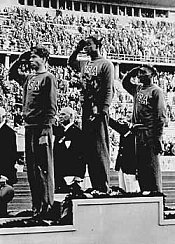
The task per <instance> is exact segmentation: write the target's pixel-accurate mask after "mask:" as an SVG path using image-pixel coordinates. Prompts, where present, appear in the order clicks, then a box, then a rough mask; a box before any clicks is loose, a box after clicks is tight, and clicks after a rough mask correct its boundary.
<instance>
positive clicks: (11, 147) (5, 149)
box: [0, 124, 17, 185]
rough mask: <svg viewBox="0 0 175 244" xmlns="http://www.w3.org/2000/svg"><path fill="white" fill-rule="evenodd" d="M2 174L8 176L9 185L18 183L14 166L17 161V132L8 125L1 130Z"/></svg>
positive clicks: (0, 162) (0, 166)
mask: <svg viewBox="0 0 175 244" xmlns="http://www.w3.org/2000/svg"><path fill="white" fill-rule="evenodd" d="M0 157H1V160H0V174H1V175H4V176H6V177H7V178H8V179H9V180H8V182H7V183H8V184H10V185H12V184H14V183H16V182H17V176H16V169H15V168H14V165H15V163H16V160H17V144H16V134H15V131H14V130H13V129H12V128H10V127H9V126H8V125H7V124H4V125H3V126H2V127H1V128H0Z"/></svg>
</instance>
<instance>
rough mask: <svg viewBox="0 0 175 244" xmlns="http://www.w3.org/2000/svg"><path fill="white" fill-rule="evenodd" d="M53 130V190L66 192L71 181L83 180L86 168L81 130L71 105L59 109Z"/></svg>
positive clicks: (78, 181)
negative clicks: (56, 122) (76, 122)
mask: <svg viewBox="0 0 175 244" xmlns="http://www.w3.org/2000/svg"><path fill="white" fill-rule="evenodd" d="M53 131H54V135H55V140H54V174H55V192H56V193H59V192H68V191H69V185H70V184H71V183H73V182H77V183H80V182H81V181H83V178H84V174H85V170H86V165H85V163H84V160H83V139H82V131H81V129H80V128H79V127H78V126H77V125H76V124H75V111H74V110H73V109H72V108H71V107H64V108H62V109H61V111H60V113H59V117H58V124H57V125H56V126H54V127H53ZM70 177H71V178H70Z"/></svg>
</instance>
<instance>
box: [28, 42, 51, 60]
mask: <svg viewBox="0 0 175 244" xmlns="http://www.w3.org/2000/svg"><path fill="white" fill-rule="evenodd" d="M31 52H33V53H35V54H37V55H38V56H39V57H41V58H46V60H48V59H49V55H50V53H49V50H48V49H47V48H46V47H45V46H42V45H37V46H34V47H31Z"/></svg>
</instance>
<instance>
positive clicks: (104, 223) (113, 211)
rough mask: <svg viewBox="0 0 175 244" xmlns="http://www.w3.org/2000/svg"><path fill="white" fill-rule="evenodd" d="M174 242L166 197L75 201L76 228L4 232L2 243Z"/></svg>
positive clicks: (173, 224) (174, 231) (174, 224)
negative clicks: (166, 217)
mask: <svg viewBox="0 0 175 244" xmlns="http://www.w3.org/2000/svg"><path fill="white" fill-rule="evenodd" d="M55 200H56V201H57V200H58V201H60V200H61V198H60V196H59V195H56V196H55ZM174 242H175V220H174V219H173V220H166V219H164V212H163V197H131V198H100V199H99V198H98V199H94V198H93V199H75V200H73V224H72V225H64V226H43V227H40V226H37V227H23V228H21V227H18V228H17V227H14V228H8V229H5V228H4V229H0V244H2V243H3V244H4V243H7V244H19V243H21V244H23V243H25V244H31V243H32V244H40V243H42V244H43V243H47V244H116V243H117V244H165V243H166V244H174Z"/></svg>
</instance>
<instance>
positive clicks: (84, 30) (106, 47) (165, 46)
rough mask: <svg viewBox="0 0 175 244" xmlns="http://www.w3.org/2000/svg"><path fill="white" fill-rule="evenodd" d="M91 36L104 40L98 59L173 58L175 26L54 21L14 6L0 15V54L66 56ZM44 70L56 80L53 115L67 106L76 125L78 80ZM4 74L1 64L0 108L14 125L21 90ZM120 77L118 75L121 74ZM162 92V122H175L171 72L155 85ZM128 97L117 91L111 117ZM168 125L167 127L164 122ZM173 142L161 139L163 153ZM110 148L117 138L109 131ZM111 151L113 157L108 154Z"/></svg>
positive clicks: (63, 16)
mask: <svg viewBox="0 0 175 244" xmlns="http://www.w3.org/2000/svg"><path fill="white" fill-rule="evenodd" d="M93 33H96V34H97V35H98V36H99V38H100V37H103V49H102V52H103V55H105V56H108V57H109V58H110V57H113V56H110V55H111V54H113V55H114V56H115V55H128V56H129V57H131V58H132V57H135V56H138V57H140V59H141V58H142V57H147V58H150V60H151V59H153V60H152V61H159V58H161V57H162V58H164V61H166V60H165V58H172V59H173V58H174V51H175V50H174V47H175V22H174V23H173V22H169V21H168V20H159V21H158V20H154V19H151V20H150V19H149V20H148V19H144V18H133V17H132V18H129V17H127V18H126V17H123V18H120V17H119V16H117V17H116V16H112V15H106V16H101V15H93V14H87V15H85V14H84V15H82V14H81V13H79V14H76V15H75V14H73V13H72V12H64V11H63V12H61V11H60V12H59V14H56V15H55V16H51V15H49V13H46V14H44V15H39V14H37V13H36V12H34V11H29V10H27V9H23V8H19V7H14V8H5V9H3V10H1V11H0V50H6V51H11V52H12V51H18V52H22V51H24V50H26V49H29V48H30V47H31V45H35V44H37V43H45V44H46V45H48V47H49V48H50V53H51V54H54V55H66V56H69V55H70V53H71V52H72V50H73V48H74V46H75V45H76V44H77V43H78V41H79V40H80V39H82V38H83V37H85V36H86V35H90V34H93ZM49 70H50V71H51V72H52V73H54V75H55V76H56V78H57V85H58V89H57V99H58V110H60V109H61V108H62V107H63V106H71V107H72V108H73V109H75V110H76V111H77V122H78V123H80V121H81V119H80V118H81V89H80V87H81V86H80V83H79V77H78V76H77V75H76V74H74V73H73V71H72V70H70V69H69V68H68V67H63V66H50V67H49ZM7 72H8V70H7V69H6V68H5V67H4V65H3V64H0V105H2V106H4V107H5V108H6V110H7V111H8V115H9V120H13V117H14V113H15V110H16V108H19V107H20V108H21V103H22V88H21V87H19V85H18V84H17V83H16V82H9V81H8V77H7ZM121 76H122V75H121ZM155 83H157V84H158V85H159V86H160V87H161V88H162V89H163V90H164V93H165V96H166V100H167V121H175V109H174V107H175V96H174V92H175V72H168V71H167V72H163V71H160V72H159V74H158V79H157V80H155ZM131 105H132V98H131V97H130V96H129V95H128V94H127V93H126V92H125V93H124V92H123V90H120V89H117V90H116V96H115V102H114V103H113V105H112V106H111V115H112V116H113V117H115V118H116V119H117V118H120V117H123V118H124V117H125V115H126V112H127V108H128V107H130V106H131ZM167 125H168V122H167ZM173 140H174V138H167V139H165V140H164V151H165V154H167V155H169V154H172V151H173V150H171V149H169V148H173V147H171V146H170V144H172V145H174V141H173ZM111 141H112V143H111V144H112V145H113V149H114V148H116V143H117V139H115V136H114V133H113V132H112V130H111ZM113 149H112V152H113Z"/></svg>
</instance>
